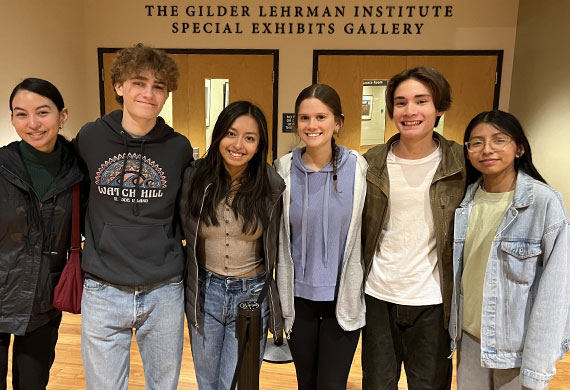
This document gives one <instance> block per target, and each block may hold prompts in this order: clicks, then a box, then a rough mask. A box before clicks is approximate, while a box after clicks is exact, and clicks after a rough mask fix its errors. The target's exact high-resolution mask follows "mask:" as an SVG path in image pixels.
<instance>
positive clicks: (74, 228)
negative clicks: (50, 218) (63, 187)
mask: <svg viewBox="0 0 570 390" xmlns="http://www.w3.org/2000/svg"><path fill="white" fill-rule="evenodd" d="M79 194H80V187H79V183H76V184H74V185H73V211H72V215H71V251H72V252H79V249H80V245H81V235H80V233H79V223H80V215H79Z"/></svg>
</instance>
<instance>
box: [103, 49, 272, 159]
mask: <svg viewBox="0 0 570 390" xmlns="http://www.w3.org/2000/svg"><path fill="white" fill-rule="evenodd" d="M115 55H116V54H115V53H104V54H103V66H104V75H105V80H104V95H105V112H107V113H109V112H111V111H113V110H116V109H120V108H121V106H120V104H119V103H117V101H116V100H115V93H114V90H113V86H112V85H111V76H110V69H111V65H112V61H113V58H114V57H115ZM170 57H171V58H172V59H173V60H174V62H176V64H177V65H178V69H179V71H180V78H179V80H178V89H177V90H176V91H174V92H173V93H172V113H173V127H174V129H175V130H176V131H177V132H179V133H180V134H183V135H185V136H186V137H187V138H188V139H189V140H190V142H191V143H192V146H194V147H199V148H200V156H202V155H203V154H204V153H205V151H206V117H205V111H206V108H205V105H206V102H205V88H204V80H205V79H206V78H211V79H229V90H230V96H229V100H230V103H231V102H233V101H237V100H249V101H251V102H252V103H254V104H256V105H257V106H259V107H260V108H261V109H262V110H263V113H264V114H265V117H266V119H267V126H268V128H267V131H268V133H269V134H268V135H269V142H268V146H269V153H268V161H273V155H272V142H273V55H269V54H170ZM211 126H212V127H213V126H214V124H213V123H212V124H211Z"/></svg>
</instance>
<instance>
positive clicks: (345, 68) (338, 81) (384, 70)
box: [319, 55, 406, 150]
mask: <svg viewBox="0 0 570 390" xmlns="http://www.w3.org/2000/svg"><path fill="white" fill-rule="evenodd" d="M405 68H406V57H405V56H364V55H362V56H359V55H354V56H352V55H350V56H348V55H347V56H345V55H322V56H319V83H321V84H328V85H330V86H331V87H333V88H334V89H335V90H336V91H337V93H338V94H339V96H340V99H341V102H342V110H343V111H344V128H343V129H342V131H341V132H340V133H339V135H338V140H337V143H338V144H340V145H344V146H346V147H347V148H348V149H354V150H359V149H360V127H361V113H362V83H363V81H364V80H389V79H390V77H392V76H393V75H395V74H396V73H398V72H400V71H402V70H403V69H405ZM395 131H396V127H395V125H394V122H392V121H391V120H390V118H389V117H388V116H387V115H386V133H389V132H391V133H392V134H393V133H394V132H395Z"/></svg>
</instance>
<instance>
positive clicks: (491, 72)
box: [319, 55, 497, 151]
mask: <svg viewBox="0 0 570 390" xmlns="http://www.w3.org/2000/svg"><path fill="white" fill-rule="evenodd" d="M420 65H424V66H431V67H433V68H435V69H437V70H439V71H440V72H441V73H442V74H443V75H444V76H445V77H446V78H447V79H448V81H449V83H450V85H451V89H452V99H453V102H452V104H451V109H450V110H449V111H448V112H447V113H446V115H445V129H444V135H445V137H446V138H448V139H451V140H454V141H457V142H458V143H463V132H464V131H465V127H466V126H467V124H468V123H469V121H470V120H471V118H473V117H474V116H475V115H476V114H478V113H479V112H481V111H485V110H491V109H492V108H493V98H494V93H495V71H496V67H497V56H494V55H489V56H479V55H473V56H459V55H457V56H454V55H449V56H431V55H430V56H427V55H426V56H405V55H321V56H319V83H323V84H329V85H330V86H332V87H333V88H335V89H336V91H337V92H338V94H339V95H340V97H341V101H342V106H343V111H344V114H345V127H344V129H343V131H342V132H341V134H340V135H339V137H338V138H339V139H338V143H339V144H342V145H345V146H346V147H348V148H349V149H355V150H359V149H360V150H361V151H365V149H367V148H366V147H365V148H361V147H360V128H361V104H362V83H363V81H364V80H389V79H390V78H391V77H392V76H394V75H395V74H397V73H399V72H401V71H402V70H404V69H407V68H413V67H415V66H420ZM386 114H387V113H386ZM396 132H397V129H396V126H395V125H394V122H393V121H392V120H391V119H390V117H389V116H388V115H386V133H385V134H386V138H385V139H386V140H388V138H390V137H391V136H392V135H394V134H396Z"/></svg>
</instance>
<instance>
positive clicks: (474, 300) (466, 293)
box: [461, 188, 514, 339]
mask: <svg viewBox="0 0 570 390" xmlns="http://www.w3.org/2000/svg"><path fill="white" fill-rule="evenodd" d="M513 195H514V191H510V192H500V193H491V192H485V191H484V190H483V189H481V188H479V189H478V190H477V192H476V193H475V197H474V198H473V207H472V209H471V214H470V215H469V226H468V227H467V234H466V237H465V249H464V252H463V275H462V277H461V292H462V293H463V330H464V331H466V332H467V333H469V334H471V335H472V336H475V337H477V338H478V339H481V311H482V305H483V285H484V283H485V272H486V271H487V262H488V261H489V254H490V252H491V245H492V243H493V238H494V237H495V234H496V232H497V228H498V227H499V224H500V223H501V221H502V219H503V216H504V215H505V212H506V211H507V209H508V207H509V205H510V204H511V202H512V200H513Z"/></svg>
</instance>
